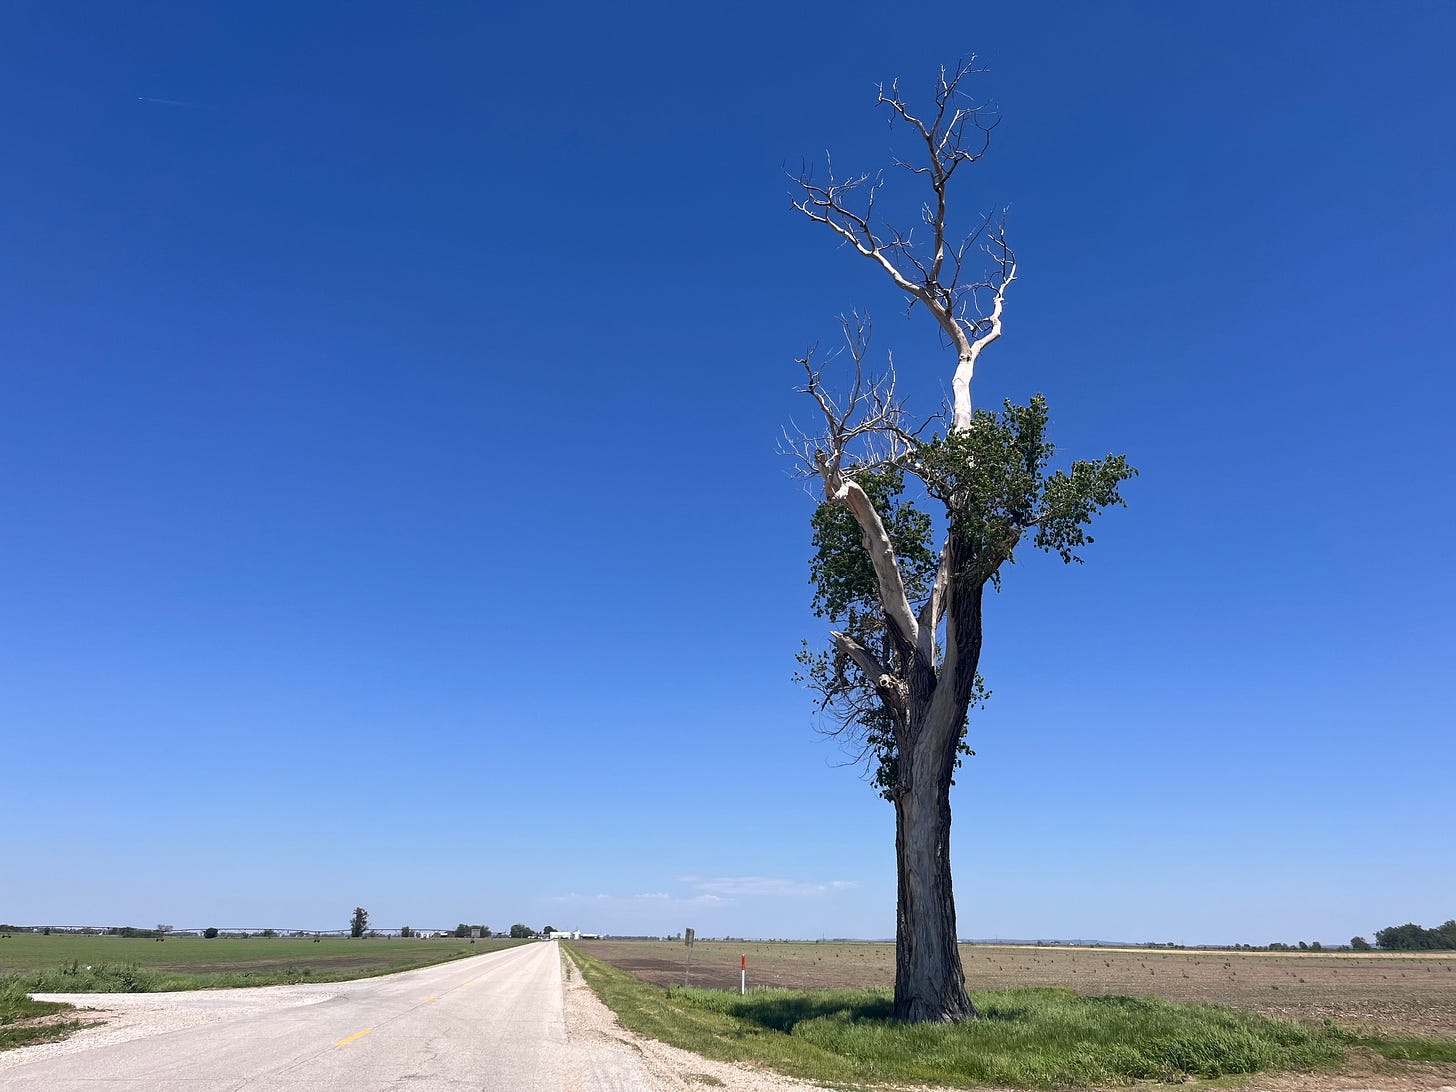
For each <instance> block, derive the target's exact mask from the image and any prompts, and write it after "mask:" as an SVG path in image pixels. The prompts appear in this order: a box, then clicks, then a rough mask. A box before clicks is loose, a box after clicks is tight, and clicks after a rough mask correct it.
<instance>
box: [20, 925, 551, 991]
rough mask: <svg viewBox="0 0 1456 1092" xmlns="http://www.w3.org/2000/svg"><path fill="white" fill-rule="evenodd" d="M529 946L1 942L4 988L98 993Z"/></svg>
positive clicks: (431, 960)
mask: <svg viewBox="0 0 1456 1092" xmlns="http://www.w3.org/2000/svg"><path fill="white" fill-rule="evenodd" d="M520 943H524V942H523V941H515V940H508V939H499V938H491V939H488V940H479V941H476V942H475V943H474V944H471V942H470V941H469V940H460V939H456V938H454V937H432V938H430V939H428V940H419V939H414V938H409V939H401V938H397V937H375V938H361V939H358V940H353V939H349V938H346V937H322V938H320V939H319V941H318V942H317V943H315V942H314V940H313V938H312V937H247V938H233V937H217V938H215V939H213V940H204V939H203V938H201V937H168V938H167V939H166V940H164V941H162V942H160V943H159V942H157V941H155V940H150V939H145V938H140V937H137V938H133V937H109V936H84V935H80V934H73V933H52V934H51V935H50V936H45V935H42V934H40V933H13V934H10V935H9V936H6V937H4V938H0V981H3V980H5V979H11V980H14V979H19V980H20V981H21V983H22V984H25V985H27V986H28V987H29V988H30V989H31V990H32V992H35V991H42V992H56V993H70V992H92V991H97V990H101V991H106V990H117V989H120V990H123V991H126V990H130V991H132V992H151V991H154V990H181V989H199V988H204V987H212V986H256V985H266V984H270V983H278V982H338V981H343V980H345V979H351V978H367V977H370V976H372V975H377V974H388V973H390V972H393V971H403V970H410V969H413V968H416V967H427V966H430V965H431V964H435V963H443V962H445V961H447V960H451V959H461V958H463V957H465V956H471V955H480V954H482V953H484V952H489V951H494V950H495V949H497V948H506V947H510V946H512V945H514V944H520Z"/></svg>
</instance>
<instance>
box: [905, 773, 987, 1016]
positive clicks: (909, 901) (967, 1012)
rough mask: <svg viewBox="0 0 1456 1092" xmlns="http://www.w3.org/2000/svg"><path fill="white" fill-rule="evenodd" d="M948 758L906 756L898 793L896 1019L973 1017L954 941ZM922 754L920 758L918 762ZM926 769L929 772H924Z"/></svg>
mask: <svg viewBox="0 0 1456 1092" xmlns="http://www.w3.org/2000/svg"><path fill="white" fill-rule="evenodd" d="M954 759H955V755H954V752H952V753H951V756H950V761H949V762H946V761H944V760H942V758H941V756H930V755H926V756H923V758H922V756H920V755H915V756H908V755H907V756H903V757H902V759H901V761H902V763H905V762H907V761H908V762H909V763H910V764H911V765H912V774H911V778H910V782H909V784H908V785H906V786H905V787H904V788H902V790H901V791H900V792H899V793H898V794H897V795H896V797H895V865H896V869H897V871H898V873H899V897H898V903H897V908H896V913H895V1010H894V1018H895V1019H896V1020H906V1021H912V1022H916V1023H923V1022H926V1021H938V1022H954V1021H959V1020H968V1019H973V1018H974V1017H975V1016H976V1009H975V1006H974V1005H972V1004H971V999H970V998H969V997H967V996H966V974H965V971H964V969H962V967H961V953H960V949H959V948H958V947H957V945H956V914H955V896H954V894H953V892H952V891H951V883H950V775H951V770H952V768H953V764H954ZM917 760H919V761H917ZM925 775H929V776H925Z"/></svg>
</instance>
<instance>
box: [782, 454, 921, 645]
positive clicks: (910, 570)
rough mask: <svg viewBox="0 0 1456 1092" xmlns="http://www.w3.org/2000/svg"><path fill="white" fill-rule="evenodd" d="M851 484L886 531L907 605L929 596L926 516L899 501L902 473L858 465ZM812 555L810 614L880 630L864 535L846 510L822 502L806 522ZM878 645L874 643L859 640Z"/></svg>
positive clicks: (876, 593) (902, 490)
mask: <svg viewBox="0 0 1456 1092" xmlns="http://www.w3.org/2000/svg"><path fill="white" fill-rule="evenodd" d="M853 477H854V480H855V481H856V482H857V483H858V484H859V486H860V488H861V489H863V490H864V491H865V494H866V495H867V496H868V497H869V498H870V500H871V502H873V504H874V506H875V510H876V511H877V512H879V513H880V520H881V521H882V522H883V523H884V525H885V530H886V531H887V532H889V535H890V542H891V543H892V544H893V545H894V547H895V557H896V559H897V560H898V561H899V564H900V579H901V580H903V581H904V582H905V590H906V592H907V593H908V594H909V595H910V598H911V600H912V601H920V600H923V599H924V598H925V597H926V596H927V595H929V594H930V587H931V583H932V581H934V579H935V570H936V565H937V563H938V558H937V557H936V554H935V550H934V549H933V548H932V547H931V520H930V516H928V515H927V514H926V513H924V512H922V511H920V510H919V509H917V508H916V507H915V505H914V504H912V503H910V502H909V501H906V500H905V499H904V493H905V475H904V473H903V472H902V471H901V470H899V469H898V468H897V467H893V466H884V467H864V468H860V469H858V470H857V471H856V472H855V473H854V475H853ZM810 523H811V525H812V526H813V528H814V556H813V557H812V558H811V559H810V561H809V582H810V583H811V584H813V585H814V604H813V605H814V614H815V615H816V616H817V617H819V618H832V619H835V620H839V619H853V620H854V621H855V623H856V628H857V629H858V631H859V632H861V633H867V632H868V630H869V629H871V628H873V627H876V626H878V627H880V628H881V629H882V628H883V625H884V622H883V617H882V616H881V612H880V595H879V585H878V584H877V582H876V580H875V568H874V565H873V564H872V563H871V562H870V555H869V552H868V551H867V550H865V548H864V535H863V533H862V532H861V531H860V529H859V524H858V523H856V522H855V519H854V516H853V515H852V514H851V513H850V511H849V509H848V508H846V507H845V506H844V505H842V504H830V503H828V502H825V503H823V504H820V505H819V506H818V507H817V508H816V509H814V515H813V516H812V517H811V518H810ZM860 643H861V644H865V645H867V646H868V647H871V648H876V647H879V644H880V642H879V641H876V640H873V639H871V640H869V641H861V642H860Z"/></svg>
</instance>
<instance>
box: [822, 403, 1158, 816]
mask: <svg viewBox="0 0 1456 1092" xmlns="http://www.w3.org/2000/svg"><path fill="white" fill-rule="evenodd" d="M1047 422H1048V411H1047V404H1046V400H1045V399H1044V398H1043V397H1042V396H1041V395H1037V396H1036V397H1034V398H1032V400H1031V401H1030V402H1029V403H1027V404H1026V405H1024V406H1023V405H1017V404H1015V403H1012V402H1010V401H1007V402H1006V403H1004V407H1003V410H1002V412H1001V413H1000V414H999V415H998V414H995V413H991V412H989V411H986V410H979V411H977V412H976V413H975V414H974V416H973V419H972V423H971V426H970V427H969V428H967V429H963V430H960V431H953V432H951V433H949V434H948V435H946V436H938V435H937V436H933V437H932V438H931V439H929V440H928V441H924V442H922V443H919V444H917V445H915V446H913V447H912V448H911V450H910V451H909V453H908V454H906V455H904V456H903V457H902V458H901V459H900V460H899V461H898V462H896V463H894V464H881V465H873V466H871V465H865V466H860V467H856V468H854V469H852V470H850V471H849V472H848V473H849V474H850V476H851V477H852V478H853V480H854V481H855V482H856V483H858V484H859V485H860V487H861V488H863V489H864V491H865V494H866V495H867V496H868V497H869V499H870V501H871V502H872V503H873V504H874V506H875V510H876V511H877V512H878V513H879V515H880V519H881V522H883V523H884V525H885V529H886V531H887V532H888V534H889V537H890V541H891V543H892V545H893V547H894V551H895V558H896V563H897V565H898V567H899V571H900V577H901V580H902V582H903V583H904V585H905V591H906V595H907V597H908V599H909V601H910V605H911V608H912V609H913V610H915V611H916V612H919V611H920V609H921V608H922V607H923V606H924V604H925V602H926V600H927V599H928V598H929V597H930V595H931V593H932V591H933V588H934V584H935V579H936V573H937V570H938V568H939V564H940V553H939V551H938V550H936V549H935V548H934V546H933V540H934V523H935V521H934V520H933V519H932V517H931V516H930V514H929V513H927V512H926V511H924V510H923V509H922V508H920V507H918V506H917V504H916V503H915V500H914V498H911V497H908V496H907V495H906V490H907V475H908V477H909V478H910V479H913V480H915V481H918V483H919V486H920V491H921V492H922V493H923V496H924V498H925V499H928V500H932V501H935V502H937V505H938V507H939V508H940V510H941V514H942V520H943V523H944V526H945V529H946V530H947V532H948V534H949V536H950V542H951V544H952V546H953V547H954V549H953V550H952V552H951V556H952V557H954V558H956V559H958V560H957V568H956V569H955V571H953V572H952V573H951V574H950V578H951V579H952V580H953V581H955V582H956V586H957V588H958V590H960V591H962V592H964V593H965V594H967V595H979V594H980V589H981V588H982V587H983V586H984V585H985V584H986V583H987V582H999V575H1000V569H1001V566H1002V565H1003V564H1005V563H1007V562H1014V560H1015V556H1014V555H1015V551H1016V548H1017V546H1018V545H1019V544H1020V543H1021V542H1022V541H1023V539H1024V537H1025V536H1026V535H1027V533H1028V532H1034V538H1033V543H1034V545H1035V546H1036V548H1037V549H1040V550H1043V551H1046V552H1049V553H1054V554H1056V555H1057V556H1059V557H1060V558H1061V559H1062V560H1063V561H1064V562H1068V563H1070V562H1074V561H1076V562H1080V561H1081V560H1082V558H1081V555H1080V551H1081V550H1082V549H1083V548H1084V547H1085V546H1087V545H1090V544H1091V543H1092V541H1093V539H1092V536H1091V535H1089V534H1088V533H1087V527H1088V526H1089V525H1090V523H1091V521H1092V518H1093V516H1095V515H1096V514H1097V513H1098V512H1100V511H1101V510H1102V509H1104V508H1107V507H1109V506H1111V505H1114V504H1122V503H1123V500H1122V495H1121V492H1120V486H1121V484H1122V483H1123V482H1124V481H1126V480H1128V479H1129V478H1131V477H1133V476H1134V475H1136V473H1137V471H1136V470H1135V469H1134V468H1132V467H1130V466H1128V465H1127V459H1126V457H1125V456H1122V455H1109V456H1107V457H1106V458H1103V459H1098V460H1093V461H1085V460H1080V461H1077V462H1074V463H1073V464H1072V466H1071V468H1070V470H1057V471H1055V472H1049V470H1048V468H1049V466H1050V463H1051V460H1052V459H1053V457H1054V456H1055V454H1056V451H1055V447H1054V446H1053V444H1052V443H1051V441H1050V440H1048V439H1047ZM811 525H812V527H813V532H814V535H813V546H814V553H813V556H812V557H811V558H810V561H809V582H810V584H811V585H812V586H813V589H814V595H813V609H814V613H815V615H816V616H818V617H821V618H829V619H830V620H831V621H832V622H833V623H834V624H835V625H836V627H837V628H838V629H839V630H840V631H842V632H844V633H845V634H846V635H848V636H849V637H851V638H853V639H854V640H855V641H856V642H857V643H859V644H860V645H862V646H864V647H865V648H867V649H869V650H871V651H872V652H873V653H874V654H875V656H876V658H877V659H878V660H879V662H880V663H881V664H883V665H884V666H885V667H886V669H887V670H889V671H891V672H893V673H895V674H897V675H898V676H900V677H902V678H904V677H905V676H906V673H907V669H908V667H909V664H907V662H906V657H905V654H904V652H903V650H901V649H899V648H897V647H896V645H895V642H893V641H892V640H891V639H890V633H889V629H888V623H887V621H886V618H885V612H884V609H883V606H882V604H881V603H880V595H879V582H878V580H877V578H876V575H875V570H874V565H873V563H872V560H871V557H870V553H869V551H868V549H866V546H865V541H864V535H863V533H862V532H861V530H860V527H859V524H858V523H857V522H856V520H855V518H854V516H853V514H852V513H851V512H850V510H849V508H848V507H847V506H845V505H843V504H838V503H831V502H827V501H826V502H824V503H822V504H820V505H819V506H818V507H817V508H816V509H815V511H814V514H813V517H812V519H811ZM798 661H799V664H800V671H799V673H798V674H797V675H796V679H797V680H798V681H800V682H804V683H807V684H808V685H810V686H811V687H812V688H813V689H815V690H816V691H818V692H819V694H820V695H821V699H822V703H821V708H823V709H825V710H826V711H828V712H829V714H830V715H831V717H832V719H833V721H834V723H835V725H836V727H835V728H834V730H833V734H840V735H843V736H844V737H845V738H847V739H849V740H852V741H854V742H856V743H857V744H858V745H859V747H860V752H859V758H861V759H862V760H864V761H865V763H866V766H867V769H868V770H869V773H870V780H871V781H872V782H873V784H874V786H875V789H876V791H877V792H878V794H879V795H880V796H882V797H883V798H885V799H886V800H893V799H894V794H895V791H896V786H897V784H898V780H899V763H898V754H899V744H898V742H897V740H898V735H897V728H896V724H895V719H894V715H893V713H892V711H891V710H890V709H889V708H888V707H887V706H886V705H885V703H884V702H883V700H881V698H880V696H879V694H878V693H877V691H876V688H875V685H874V683H875V680H872V679H868V678H866V677H865V675H864V673H863V672H862V671H860V669H859V668H858V667H857V666H856V665H855V663H854V661H853V660H852V659H851V658H850V657H849V656H848V655H847V654H846V653H845V652H844V651H842V650H841V649H839V648H838V647H837V646H835V645H833V644H831V645H830V646H829V647H828V648H825V649H823V650H819V649H811V648H810V647H809V645H808V644H807V642H806V643H805V645H804V647H803V649H802V650H801V651H800V653H799V655H798ZM932 667H933V668H934V669H935V670H936V671H937V672H938V671H939V667H940V665H939V664H938V663H937V664H934V665H932ZM989 696H990V692H989V691H988V690H987V689H986V685H985V680H984V679H983V678H982V677H981V676H980V675H979V674H977V675H976V676H975V681H974V685H973V687H972V689H971V694H970V701H969V703H968V712H969V710H970V709H974V708H978V707H980V706H982V705H983V704H984V703H985V701H986V699H987V698H988V697H989ZM968 728H969V720H967V723H966V725H964V726H963V727H962V729H961V733H960V737H959V739H958V740H957V750H958V753H957V756H956V760H955V764H956V766H957V767H959V765H960V762H961V760H962V758H964V757H965V756H968V755H971V754H974V752H973V751H972V750H971V749H970V747H969V746H968V744H967V731H968Z"/></svg>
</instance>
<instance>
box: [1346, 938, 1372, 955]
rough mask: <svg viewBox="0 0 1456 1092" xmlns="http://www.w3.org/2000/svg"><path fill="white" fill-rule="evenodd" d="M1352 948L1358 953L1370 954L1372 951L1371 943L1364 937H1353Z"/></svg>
mask: <svg viewBox="0 0 1456 1092" xmlns="http://www.w3.org/2000/svg"><path fill="white" fill-rule="evenodd" d="M1350 947H1351V948H1354V949H1355V951H1357V952H1368V951H1370V942H1369V941H1368V940H1366V939H1365V938H1364V937H1351V938H1350Z"/></svg>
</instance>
